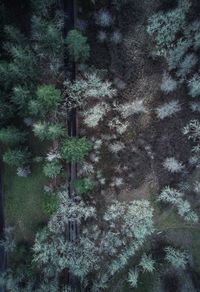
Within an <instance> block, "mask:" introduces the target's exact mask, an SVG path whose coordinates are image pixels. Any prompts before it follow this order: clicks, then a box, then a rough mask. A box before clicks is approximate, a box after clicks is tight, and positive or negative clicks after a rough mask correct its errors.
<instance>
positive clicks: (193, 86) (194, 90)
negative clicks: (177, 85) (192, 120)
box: [188, 74, 200, 97]
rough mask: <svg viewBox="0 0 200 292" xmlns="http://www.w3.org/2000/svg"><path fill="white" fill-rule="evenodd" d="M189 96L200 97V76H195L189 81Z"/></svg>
mask: <svg viewBox="0 0 200 292" xmlns="http://www.w3.org/2000/svg"><path fill="white" fill-rule="evenodd" d="M188 88H189V95H191V96H192V97H197V96H199V95H200V75H199V74H195V75H194V76H193V77H192V79H190V80H189V81H188Z"/></svg>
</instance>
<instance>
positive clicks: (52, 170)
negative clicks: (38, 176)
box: [43, 160, 62, 178]
mask: <svg viewBox="0 0 200 292" xmlns="http://www.w3.org/2000/svg"><path fill="white" fill-rule="evenodd" d="M61 170H62V166H61V165H60V164H59V162H58V161H56V160H52V161H51V162H47V163H46V164H45V165H44V167H43V172H44V174H45V176H47V177H49V178H55V177H56V176H58V175H59V174H60V172H61Z"/></svg>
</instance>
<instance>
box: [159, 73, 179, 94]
mask: <svg viewBox="0 0 200 292" xmlns="http://www.w3.org/2000/svg"><path fill="white" fill-rule="evenodd" d="M160 88H161V90H162V91H163V92H164V93H166V94H168V93H170V92H173V91H174V90H176V88H177V82H176V81H175V80H174V79H172V77H171V76H170V75H169V74H168V73H166V72H164V74H163V78H162V83H161V86H160Z"/></svg>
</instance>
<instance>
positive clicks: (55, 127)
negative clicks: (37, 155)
mask: <svg viewBox="0 0 200 292" xmlns="http://www.w3.org/2000/svg"><path fill="white" fill-rule="evenodd" d="M65 132H66V130H65V128H64V125H63V124H61V123H60V124H59V123H55V124H50V125H49V127H48V138H49V139H51V140H56V139H59V138H61V137H63V136H64V135H65V134H66V133H65Z"/></svg>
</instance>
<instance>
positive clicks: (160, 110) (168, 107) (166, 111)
mask: <svg viewBox="0 0 200 292" xmlns="http://www.w3.org/2000/svg"><path fill="white" fill-rule="evenodd" d="M180 110H181V106H180V105H179V103H178V101H177V100H172V101H170V102H168V103H164V104H163V105H161V106H159V107H157V108H156V115H157V117H158V118H159V119H161V120H163V119H165V118H167V117H171V116H173V115H175V114H176V113H177V112H179V111H180Z"/></svg>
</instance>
